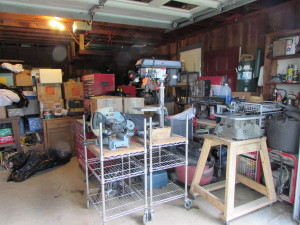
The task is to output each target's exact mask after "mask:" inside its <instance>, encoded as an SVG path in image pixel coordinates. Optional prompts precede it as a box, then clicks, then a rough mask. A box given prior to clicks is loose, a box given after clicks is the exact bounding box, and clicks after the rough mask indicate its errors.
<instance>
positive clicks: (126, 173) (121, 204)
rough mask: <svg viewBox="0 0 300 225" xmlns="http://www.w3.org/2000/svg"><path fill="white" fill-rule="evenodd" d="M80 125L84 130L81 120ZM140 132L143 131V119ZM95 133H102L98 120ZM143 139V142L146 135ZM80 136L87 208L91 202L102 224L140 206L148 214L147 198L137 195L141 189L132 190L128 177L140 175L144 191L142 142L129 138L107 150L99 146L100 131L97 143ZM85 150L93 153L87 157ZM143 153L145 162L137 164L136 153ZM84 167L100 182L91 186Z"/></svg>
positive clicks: (145, 152)
mask: <svg viewBox="0 0 300 225" xmlns="http://www.w3.org/2000/svg"><path fill="white" fill-rule="evenodd" d="M83 127H84V134H85V120H84V124H83ZM144 132H145V133H146V119H145V121H144ZM99 133H100V134H102V124H101V123H100V124H99ZM144 136H145V135H144ZM144 139H145V141H144V143H146V136H145V137H144ZM84 140H85V146H84V154H85V167H86V168H85V172H86V174H85V176H86V201H87V207H88V208H89V207H90V205H91V204H92V205H94V206H95V208H96V210H97V211H98V212H99V213H100V214H101V215H102V223H103V224H106V223H107V221H109V220H112V219H115V218H118V217H121V216H125V215H128V214H131V213H134V212H137V211H142V210H144V212H145V213H144V214H145V215H148V211H149V210H148V198H147V197H145V196H144V195H141V192H136V191H135V189H134V188H133V182H132V178H134V177H138V176H143V175H144V176H145V179H144V183H145V184H144V188H145V189H144V193H145V192H146V190H147V189H146V188H147V179H146V178H147V177H146V176H147V169H148V168H147V160H146V159H147V148H146V144H144V146H143V145H141V144H138V143H136V142H134V141H132V142H131V143H130V147H129V148H127V147H121V148H117V149H116V150H115V151H110V150H109V149H108V148H107V147H106V146H103V140H102V135H99V137H98V142H99V145H96V144H95V143H91V142H89V141H87V140H86V136H85V135H84ZM88 151H90V152H92V153H93V154H94V156H95V157H93V158H90V157H89V158H88V157H87V156H88ZM143 155H144V159H145V162H146V163H144V164H141V163H140V161H139V160H137V159H136V156H143ZM88 171H92V173H93V175H94V176H95V177H96V178H97V180H98V181H99V183H100V185H98V186H96V188H91V185H90V182H89V173H88ZM144 217H145V216H144ZM146 217H147V216H146Z"/></svg>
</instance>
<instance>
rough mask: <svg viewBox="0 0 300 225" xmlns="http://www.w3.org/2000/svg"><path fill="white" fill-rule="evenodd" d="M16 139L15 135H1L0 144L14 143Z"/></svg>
mask: <svg viewBox="0 0 300 225" xmlns="http://www.w3.org/2000/svg"><path fill="white" fill-rule="evenodd" d="M14 142H15V139H14V137H13V136H5V137H0V144H1V145H4V144H9V143H14Z"/></svg>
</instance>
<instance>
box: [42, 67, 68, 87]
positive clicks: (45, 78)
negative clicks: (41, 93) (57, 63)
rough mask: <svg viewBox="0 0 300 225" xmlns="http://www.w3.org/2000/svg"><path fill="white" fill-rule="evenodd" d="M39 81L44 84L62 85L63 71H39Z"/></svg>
mask: <svg viewBox="0 0 300 225" xmlns="http://www.w3.org/2000/svg"><path fill="white" fill-rule="evenodd" d="M39 80H40V83H42V84H53V83H62V71H61V69H39Z"/></svg>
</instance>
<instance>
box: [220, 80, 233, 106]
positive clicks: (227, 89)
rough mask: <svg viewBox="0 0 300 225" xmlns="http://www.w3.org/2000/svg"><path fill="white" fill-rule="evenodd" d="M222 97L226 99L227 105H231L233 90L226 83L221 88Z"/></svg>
mask: <svg viewBox="0 0 300 225" xmlns="http://www.w3.org/2000/svg"><path fill="white" fill-rule="evenodd" d="M220 97H222V98H225V99H226V100H225V104H230V102H231V88H230V87H229V86H228V84H227V83H226V84H225V85H224V86H222V87H221V91H220Z"/></svg>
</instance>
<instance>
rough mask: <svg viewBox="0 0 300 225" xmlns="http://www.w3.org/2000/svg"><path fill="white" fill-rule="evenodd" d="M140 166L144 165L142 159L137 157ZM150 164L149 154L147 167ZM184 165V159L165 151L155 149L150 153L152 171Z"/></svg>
mask: <svg viewBox="0 0 300 225" xmlns="http://www.w3.org/2000/svg"><path fill="white" fill-rule="evenodd" d="M138 159H139V160H140V161H141V163H142V164H144V161H145V160H144V158H142V157H138ZM149 164H150V154H149V153H148V154H147V165H149ZM182 165H185V159H184V158H181V157H180V156H178V155H175V154H174V153H172V152H170V151H168V150H166V149H161V150H159V149H155V150H153V151H152V168H153V171H158V170H165V169H169V168H174V167H178V166H182Z"/></svg>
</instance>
